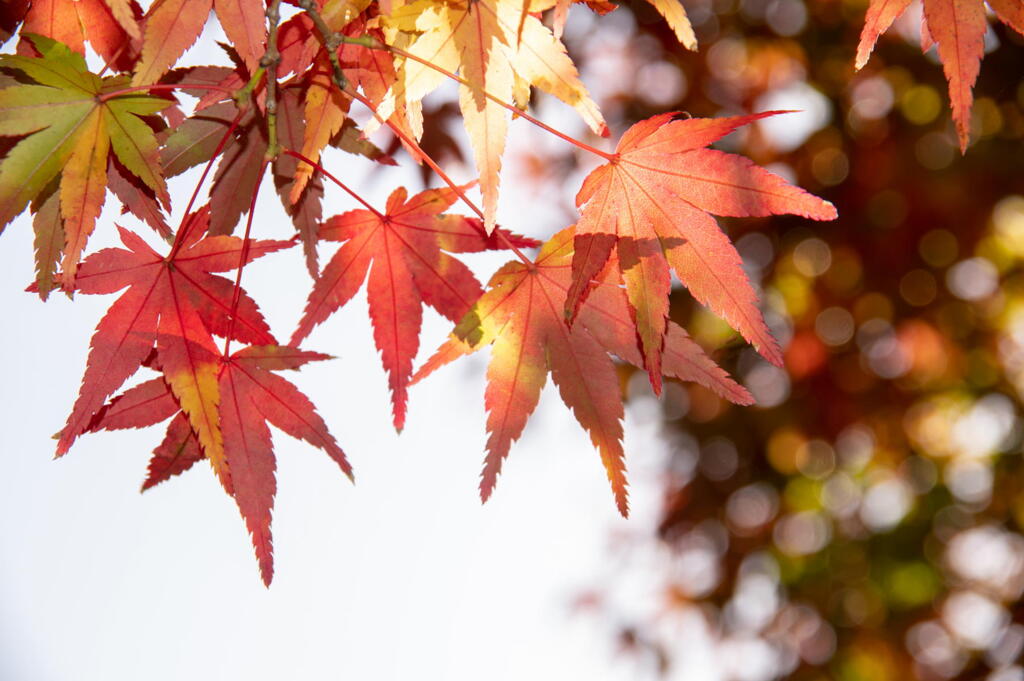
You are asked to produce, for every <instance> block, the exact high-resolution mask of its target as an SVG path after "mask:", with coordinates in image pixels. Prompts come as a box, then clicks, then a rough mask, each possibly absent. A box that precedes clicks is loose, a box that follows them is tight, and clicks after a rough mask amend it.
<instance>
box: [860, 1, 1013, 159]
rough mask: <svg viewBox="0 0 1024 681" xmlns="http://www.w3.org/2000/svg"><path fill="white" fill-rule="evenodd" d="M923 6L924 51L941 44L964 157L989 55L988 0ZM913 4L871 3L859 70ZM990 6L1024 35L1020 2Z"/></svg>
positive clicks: (993, 2)
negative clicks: (983, 62) (975, 92)
mask: <svg viewBox="0 0 1024 681" xmlns="http://www.w3.org/2000/svg"><path fill="white" fill-rule="evenodd" d="M922 4H923V6H924V16H923V17H922V19H921V33H922V39H921V47H922V50H923V51H927V50H928V49H929V48H930V47H931V46H932V45H933V44H938V51H939V60H940V61H941V62H942V70H943V71H944V72H945V75H946V80H947V81H948V83H949V101H950V106H951V107H952V109H953V121H954V122H955V123H956V132H957V137H958V138H959V140H960V153H964V152H966V151H967V144H968V143H969V142H970V137H971V106H972V105H973V103H974V95H973V94H972V89H973V88H974V83H975V81H976V80H977V79H978V72H979V70H980V69H981V58H982V56H983V55H984V53H985V29H986V28H987V26H988V22H987V21H986V19H985V0H923V2H922ZM909 6H910V0H871V4H870V5H869V6H868V12H867V16H866V18H865V20H864V30H863V31H862V32H861V34H860V43H859V44H858V45H857V61H856V64H855V65H856V67H857V69H858V70H859V69H861V68H863V67H864V65H865V64H867V62H868V58H870V56H871V52H872V51H873V50H874V49H875V43H876V42H877V41H878V36H880V35H882V34H883V33H885V32H886V31H887V30H888V29H889V27H890V26H891V25H892V22H893V21H895V20H896V18H897V17H899V15H900V14H902V13H903V11H904V10H906V9H907V7H909ZM988 6H989V7H991V8H992V11H993V12H995V15H996V16H997V17H999V19H1000V20H1001V21H1002V22H1003V23H1004V24H1006V25H1007V26H1009V27H1011V28H1012V29H1013V30H1015V31H1017V32H1018V33H1020V34H1022V35H1024V6H1022V5H1021V3H1020V0H989V1H988Z"/></svg>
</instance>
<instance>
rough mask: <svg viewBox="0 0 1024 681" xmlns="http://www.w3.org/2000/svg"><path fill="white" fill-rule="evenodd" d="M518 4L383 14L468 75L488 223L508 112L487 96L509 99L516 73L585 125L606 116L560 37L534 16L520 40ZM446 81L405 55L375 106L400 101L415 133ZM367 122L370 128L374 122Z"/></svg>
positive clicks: (483, 1) (505, 1) (495, 0)
mask: <svg viewBox="0 0 1024 681" xmlns="http://www.w3.org/2000/svg"><path fill="white" fill-rule="evenodd" d="M521 9H522V2H521V0H472V1H465V0H453V1H444V2H435V1H434V0H418V1H417V2H414V3H411V4H408V5H405V6H404V7H402V8H401V9H399V10H397V11H395V12H394V13H393V14H392V15H391V16H389V17H387V18H386V22H387V25H388V26H389V27H391V28H392V29H393V30H395V31H399V32H401V33H403V34H404V35H407V36H414V37H412V39H411V43H410V44H409V45H408V46H405V47H404V49H405V50H406V51H408V52H410V53H411V54H413V55H415V56H416V57H418V58H420V59H422V60H424V61H425V62H427V63H429V64H433V65H434V66H437V67H440V68H441V69H444V70H447V71H449V72H458V74H459V75H460V76H461V77H462V78H464V79H465V80H466V81H467V84H463V85H461V86H460V88H459V102H460V106H461V109H462V115H463V118H464V121H465V124H466V129H467V131H468V132H469V135H470V140H471V142H472V146H473V151H474V155H475V158H476V163H477V169H478V171H479V173H480V184H481V191H482V193H483V199H484V216H485V222H486V226H487V229H488V230H491V229H493V227H494V219H495V212H496V210H497V206H498V180H499V173H500V171H501V157H502V154H503V152H504V149H505V137H506V131H507V127H508V115H509V114H508V112H507V111H506V110H505V109H503V108H502V107H501V106H499V105H498V104H496V103H495V102H494V101H492V100H491V99H489V98H488V97H487V95H491V96H493V97H496V98H497V99H499V100H501V101H503V102H510V101H512V99H513V92H514V91H515V90H516V79H517V78H518V79H520V80H521V81H522V83H525V84H527V85H534V86H536V87H538V88H540V89H541V90H544V91H545V92H549V93H551V94H553V95H555V96H556V97H558V98H559V99H561V100H562V101H564V102H566V103H567V104H569V105H571V106H573V107H574V108H575V109H576V110H577V112H579V114H580V116H581V117H582V118H583V120H584V121H586V123H587V124H588V125H589V126H590V127H591V129H593V130H594V131H595V132H597V133H599V134H602V135H606V134H607V126H606V125H605V122H604V119H603V118H602V117H601V113H600V112H599V111H598V109H597V105H596V104H595V103H594V102H593V101H592V100H591V99H590V96H589V94H587V91H586V88H584V86H583V84H582V83H581V82H580V80H579V76H578V74H577V72H576V67H575V66H574V65H573V63H572V61H571V60H570V59H569V57H568V55H567V54H566V51H565V46H564V45H563V44H562V43H561V41H559V40H557V39H556V38H555V37H554V36H553V35H552V34H551V31H550V30H549V29H548V28H547V27H545V26H544V25H543V24H542V23H541V22H540V21H539V20H538V19H537V18H536V17H534V16H527V17H526V18H525V21H524V22H523V30H522V32H521V39H517V34H518V33H519V31H518V27H519V24H520V19H521ZM444 80H445V76H444V75H443V74H442V73H440V72H439V71H437V70H435V69H434V68H431V67H429V66H427V65H425V64H424V63H421V62H419V61H414V60H412V59H405V60H403V62H402V65H401V67H400V68H399V72H398V80H397V82H396V83H395V84H394V86H392V89H391V92H390V93H389V95H388V96H387V97H386V98H385V100H384V102H383V103H382V104H381V106H380V107H379V108H378V113H379V114H380V116H381V117H382V118H387V117H388V116H390V115H391V114H392V113H393V112H394V111H395V110H396V107H397V106H399V105H400V104H402V105H405V106H406V107H407V108H408V112H409V118H410V125H411V127H412V129H413V130H414V131H415V132H416V133H417V137H418V136H419V134H421V133H422V114H421V102H422V100H423V98H424V97H425V96H426V95H427V94H429V93H430V92H432V91H433V90H434V89H436V88H437V87H438V86H439V85H441V83H442V82H444ZM368 128H369V129H371V130H372V128H373V124H371V125H370V126H368Z"/></svg>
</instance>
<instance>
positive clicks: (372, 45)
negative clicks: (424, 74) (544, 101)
mask: <svg viewBox="0 0 1024 681" xmlns="http://www.w3.org/2000/svg"><path fill="white" fill-rule="evenodd" d="M339 37H340V39H341V42H342V43H347V44H351V45H362V46H363V47H366V48H367V49H371V50H384V51H387V52H391V53H393V54H397V55H398V56H400V57H405V58H406V59H411V60H413V61H415V62H419V63H420V64H423V65H424V66H426V67H427V68H430V69H433V70H435V71H437V72H438V73H440V74H442V75H444V76H446V77H448V78H450V79H452V80H454V81H455V82H457V83H461V84H462V85H466V86H467V87H473V83H471V82H470V81H468V80H466V79H465V78H463V77H462V76H458V75H456V74H454V73H452V72H451V71H449V70H447V69H444V68H442V67H440V66H438V65H437V64H434V63H433V62H430V61H428V60H426V59H424V58H422V57H419V56H417V55H415V54H413V53H412V52H408V51H406V50H403V49H402V48H400V47H395V46H394V45H388V44H387V43H383V42H381V41H380V40H377V39H376V38H374V37H373V36H360V37H358V38H349V37H347V36H339ZM480 92H482V93H483V95H484V97H485V98H487V99H489V100H491V101H492V102H494V103H495V104H497V105H498V106H500V107H503V108H505V109H508V110H509V111H511V112H512V113H513V114H515V115H516V116H520V117H522V118H524V119H526V120H527V121H529V122H530V123H533V124H534V125H536V126H537V127H538V128H540V129H541V130H544V131H546V132H549V133H551V134H552V135H554V136H556V137H558V138H560V139H562V140H565V141H566V142H568V143H569V144H572V145H575V146H577V147H579V148H580V149H583V150H584V151H589V152H590V153H592V154H596V155H598V156H600V157H602V158H604V159H606V160H608V161H614V160H615V159H616V158H617V156H616V154H609V153H608V152H607V151H601V150H600V149H598V148H596V147H592V146H590V145H589V144H587V143H586V142H581V141H580V140H578V139H576V138H575V137H572V136H570V135H566V134H565V133H563V132H561V131H559V130H556V129H555V128H552V127H551V126H550V125H548V124H547V123H544V122H543V121H541V120H540V119H538V118H535V117H534V116H531V115H530V114H529V113H527V112H526V111H524V110H523V109H520V108H519V107H518V106H515V105H513V104H509V103H508V102H506V101H504V100H503V99H501V98H500V97H496V96H495V95H492V94H491V93H490V92H488V91H487V90H484V89H483V88H481V89H480Z"/></svg>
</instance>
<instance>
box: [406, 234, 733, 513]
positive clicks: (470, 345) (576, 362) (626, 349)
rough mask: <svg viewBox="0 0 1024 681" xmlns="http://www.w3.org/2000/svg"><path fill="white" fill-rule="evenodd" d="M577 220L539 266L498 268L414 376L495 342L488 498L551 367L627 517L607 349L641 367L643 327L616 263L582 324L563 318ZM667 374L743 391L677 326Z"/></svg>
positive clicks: (618, 407)
mask: <svg viewBox="0 0 1024 681" xmlns="http://www.w3.org/2000/svg"><path fill="white" fill-rule="evenodd" d="M573 236H574V230H573V229H572V228H570V229H566V230H563V231H562V232H559V233H558V234H556V235H555V236H554V237H552V238H551V239H550V240H549V241H548V242H547V243H546V244H544V247H543V248H542V250H541V252H540V255H539V256H538V257H537V260H536V262H535V263H534V266H533V267H530V266H527V265H525V264H524V263H522V262H518V261H513V262H510V263H508V264H506V265H505V266H504V267H502V268H501V269H499V270H498V271H497V272H496V273H495V274H494V276H493V277H491V281H490V283H489V285H488V291H487V293H485V294H484V295H483V297H481V298H480V300H479V301H478V302H477V303H476V304H475V305H474V306H473V308H472V309H471V310H470V311H469V313H467V315H466V316H465V317H464V318H463V319H462V321H461V322H460V323H459V325H458V326H457V327H456V328H455V331H454V332H453V333H452V336H451V338H450V339H449V340H448V341H447V342H446V343H445V344H444V345H442V346H441V348H440V349H439V350H438V351H437V352H436V353H435V354H434V356H433V357H431V358H430V359H429V360H428V361H427V363H426V364H425V365H424V366H423V367H422V368H421V369H420V370H419V371H418V372H417V373H416V376H415V379H414V380H416V381H418V380H420V379H422V378H424V377H425V376H427V375H429V374H430V373H432V372H433V371H435V370H436V369H438V368H439V367H442V366H444V365H445V364H448V363H450V362H452V361H454V360H456V359H458V358H459V357H461V356H463V355H466V354H469V353H472V352H475V351H477V350H479V349H481V348H483V347H485V346H487V345H491V346H492V347H493V349H492V350H491V361H490V364H489V365H488V367H487V390H486V391H485V393H484V405H485V406H486V408H487V412H488V414H487V432H488V433H489V437H488V439H487V456H486V458H485V461H484V468H483V473H482V474H481V481H480V495H481V497H482V498H483V499H484V500H485V501H486V500H487V498H488V497H489V496H490V495H491V492H492V491H493V490H494V485H495V483H496V481H497V477H498V474H499V473H500V472H501V467H502V464H503V462H504V460H505V457H506V456H507V455H508V452H509V448H510V447H511V445H512V443H513V442H514V441H515V440H517V439H519V436H520V435H521V434H522V432H523V428H524V427H525V426H526V421H527V419H528V418H529V417H530V414H531V413H532V412H533V410H534V409H535V408H536V406H537V401H538V400H539V398H540V391H541V388H543V387H544V383H545V381H546V378H547V374H548V373H550V374H551V377H552V379H553V380H554V382H555V384H556V385H557V386H558V390H559V393H560V394H561V396H562V400H563V401H564V402H565V404H566V406H568V407H569V408H570V409H571V410H572V411H573V415H574V416H575V417H576V420H577V421H578V422H579V424H580V425H581V426H582V427H583V428H584V430H586V431H587V434H588V435H589V436H590V440H591V442H592V443H593V444H594V446H595V447H597V449H598V451H599V452H600V454H601V461H602V463H603V464H604V467H605V471H606V472H607V474H608V480H609V482H610V483H611V486H612V491H613V493H614V495H615V503H616V505H617V506H618V509H619V511H620V512H621V513H622V514H623V515H626V514H627V513H628V510H629V505H628V500H627V493H626V467H625V461H624V454H623V449H622V416H623V409H622V397H621V393H620V390H619V383H618V378H617V376H616V373H615V367H614V363H613V361H612V358H611V356H610V355H614V356H616V357H618V358H619V359H621V360H623V361H626V362H629V363H630V364H634V365H636V366H643V363H644V362H643V358H642V356H641V354H640V352H639V351H638V349H637V345H636V335H637V328H636V324H635V322H634V321H633V318H632V315H631V314H630V311H629V309H628V303H627V301H626V296H625V293H624V292H623V290H622V289H621V287H620V286H619V280H618V273H617V268H616V267H615V266H614V264H612V265H611V266H610V267H608V268H606V269H605V270H604V271H603V272H602V273H601V276H600V277H599V284H597V285H596V286H595V287H594V288H593V290H592V291H591V294H590V296H588V298H587V300H586V302H584V303H582V304H581V305H580V308H579V311H578V315H577V319H576V323H575V324H574V325H573V326H571V327H570V326H568V325H567V324H566V323H565V320H564V316H563V309H564V307H565V302H566V295H567V293H568V291H569V287H570V283H571V279H572V271H571V269H572V268H571V261H572V258H573ZM661 367H662V370H663V371H664V372H665V375H667V376H670V377H672V378H677V379H681V380H684V381H696V382H698V383H700V384H701V385H704V386H705V387H707V388H709V389H711V390H713V391H715V392H716V393H718V394H719V395H720V396H722V397H724V398H725V399H728V400H730V401H732V402H736V403H737V404H750V403H751V401H752V400H751V397H750V395H749V394H748V393H747V391H746V390H745V389H744V388H742V387H741V386H739V385H737V384H736V383H735V382H733V381H732V379H730V378H729V377H728V376H727V375H726V373H725V372H724V371H723V370H722V369H721V368H720V367H718V366H717V365H716V364H715V363H714V362H712V361H711V359H709V358H708V357H707V355H705V354H704V351H703V350H701V348H700V346H698V345H697V344H696V343H694V342H693V341H692V340H691V339H690V338H689V336H688V335H687V334H686V332H685V331H684V330H683V329H682V328H681V327H680V326H678V325H677V324H675V323H673V322H669V323H668V325H667V326H666V331H665V349H664V361H663V362H662V364H661Z"/></svg>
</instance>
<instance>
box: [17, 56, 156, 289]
mask: <svg viewBox="0 0 1024 681" xmlns="http://www.w3.org/2000/svg"><path fill="white" fill-rule="evenodd" d="M33 44H34V45H35V47H36V48H37V49H38V50H39V52H40V53H41V54H42V56H41V57H25V56H18V55H3V56H0V67H2V68H5V69H11V70H14V71H16V72H17V73H19V74H20V75H21V76H23V77H25V78H27V79H31V81H32V82H31V83H25V84H19V85H15V86H13V87H8V88H4V89H3V90H0V135H5V136H19V137H23V139H21V141H19V142H18V143H17V144H16V145H15V146H14V148H13V149H11V150H10V152H9V153H8V154H7V155H6V157H5V158H4V159H3V161H2V163H0V229H2V228H3V227H4V226H6V225H7V223H9V222H10V221H11V220H12V219H14V217H16V216H17V215H18V214H19V213H21V212H22V211H23V210H24V209H25V206H26V205H27V204H28V203H29V202H30V201H32V200H33V199H36V198H38V197H40V196H41V195H44V192H46V190H47V188H48V186H49V185H50V183H51V181H53V180H54V179H55V178H57V177H58V175H59V178H60V179H59V190H58V191H59V201H60V220H51V221H49V222H48V223H46V224H48V225H49V229H50V230H51V232H57V234H56V235H55V236H53V237H52V238H51V240H58V241H59V240H60V239H57V236H62V237H63V239H62V240H63V244H62V248H61V249H60V250H61V251H62V252H63V258H62V261H61V265H62V269H63V271H64V278H65V283H66V284H67V285H70V284H71V283H72V282H73V280H74V274H75V271H76V270H77V268H78V262H79V259H80V258H81V255H82V250H83V249H84V248H85V243H86V240H87V239H88V238H89V235H90V234H91V233H92V231H93V228H94V226H95V223H96V218H97V216H98V215H99V212H100V209H101V208H102V207H103V202H104V199H105V197H106V190H107V169H108V165H109V164H110V163H111V162H112V158H116V160H117V162H118V163H120V164H121V165H122V166H123V167H124V168H125V169H127V171H128V172H129V173H131V175H132V176H134V177H135V178H137V179H138V180H140V181H141V182H142V183H143V184H144V185H145V186H146V187H148V188H149V190H151V191H152V192H155V194H156V196H157V197H159V199H160V201H161V202H162V203H163V204H164V205H165V206H166V205H167V204H168V203H169V201H170V198H169V196H168V194H167V187H166V186H165V184H164V179H163V173H162V171H161V169H160V164H159V162H158V158H157V140H156V136H155V134H154V133H153V130H152V129H151V128H150V127H149V126H148V125H147V124H146V123H145V122H144V121H143V120H142V118H141V117H145V116H149V115H152V114H154V113H156V112H158V111H161V110H162V109H164V108H166V107H167V106H168V105H169V104H170V102H169V101H168V100H166V99H160V98H157V97H152V96H149V95H146V94H144V93H138V92H125V93H123V94H121V93H119V91H120V90H123V89H124V88H125V86H126V85H127V84H128V83H127V80H126V79H125V78H124V77H121V76H113V77H108V78H99V77H98V76H96V75H93V74H92V73H90V72H89V71H88V69H87V68H86V65H85V60H84V59H83V58H82V57H81V56H80V55H78V54H76V53H74V52H72V51H71V50H69V49H68V48H67V46H65V45H62V44H60V43H56V42H54V41H53V40H51V39H49V38H46V37H44V36H35V37H34V38H33ZM37 225H38V222H37ZM58 230H59V231H58ZM51 266H52V261H51V262H47V263H45V267H46V269H47V272H48V271H49V268H50V267H51ZM47 281H48V279H47ZM42 292H43V293H45V292H46V284H44V285H43V288H42Z"/></svg>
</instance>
